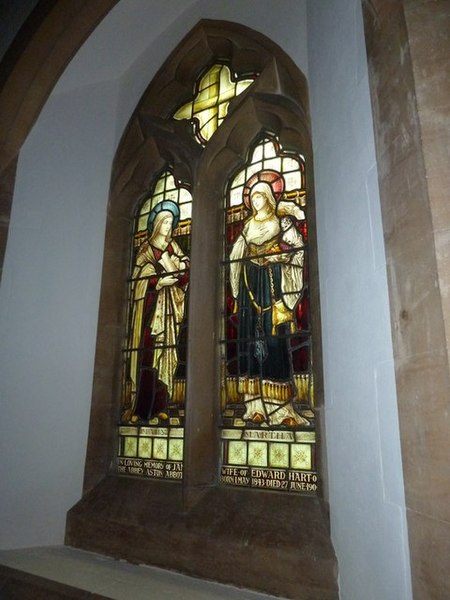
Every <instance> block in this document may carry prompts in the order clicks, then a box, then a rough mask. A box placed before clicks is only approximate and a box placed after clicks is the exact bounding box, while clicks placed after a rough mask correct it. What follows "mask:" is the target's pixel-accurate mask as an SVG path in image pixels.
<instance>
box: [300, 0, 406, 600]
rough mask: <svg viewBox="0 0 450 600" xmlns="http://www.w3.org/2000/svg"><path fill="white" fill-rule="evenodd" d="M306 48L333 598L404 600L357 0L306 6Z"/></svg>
mask: <svg viewBox="0 0 450 600" xmlns="http://www.w3.org/2000/svg"><path fill="white" fill-rule="evenodd" d="M336 23H339V27H336ZM308 49H309V74H310V76H309V85H310V101H311V111H312V124H313V147H314V167H315V189H316V206H317V224H318V240H319V277H320V292H321V303H322V307H321V308H322V329H323V353H324V357H323V358H324V387H325V403H326V431H327V440H326V442H327V454H328V472H329V494H330V508H331V528H332V539H333V543H334V547H335V550H336V554H337V556H338V560H339V573H340V593H341V597H342V598H343V599H350V598H355V599H356V598H358V599H359V598H364V600H372V599H373V600H376V599H377V600H378V599H379V598H383V599H386V600H387V599H392V600H399V599H402V600H403V599H404V600H406V599H407V598H410V597H411V584H410V575H409V556H408V538H407V529H406V518H405V500H404V491H403V475H402V464H401V453H400V441H399V429H398V409H397V401H396V391H395V379H394V362H393V351H392V342H391V331H390V322H389V304H388V289H387V279H386V259H385V252H384V241H383V229H382V223H381V212H380V201H379V193H378V183H377V181H378V180H377V168H376V162H375V148H374V139H373V125H372V115H371V108H370V96H369V87H368V74H367V63H366V58H365V56H366V55H365V46H364V35H363V24H362V15H361V5H360V2H358V1H357V0H349V1H347V2H333V1H331V0H325V1H324V2H320V3H319V2H310V3H309V4H308Z"/></svg>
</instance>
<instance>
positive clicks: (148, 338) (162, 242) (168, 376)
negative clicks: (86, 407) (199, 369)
mask: <svg viewBox="0 0 450 600" xmlns="http://www.w3.org/2000/svg"><path fill="white" fill-rule="evenodd" d="M179 218H180V211H179V207H178V205H177V204H176V203H175V202H173V201H172V200H164V201H162V202H159V203H158V204H157V205H156V206H154V207H153V209H152V210H151V212H150V214H149V217H148V221H147V239H146V240H145V241H144V242H143V243H142V245H141V246H140V248H139V250H138V252H137V257H136V262H135V267H134V270H133V286H132V300H133V305H132V306H133V308H132V316H131V332H130V336H129V348H130V350H133V351H132V352H131V353H130V356H131V358H130V365H129V384H130V386H129V387H130V393H129V400H128V403H127V404H126V405H125V407H124V408H125V410H124V411H123V414H122V420H123V421H131V422H134V421H137V420H141V419H149V418H152V417H153V416H154V415H157V416H158V417H160V418H161V419H167V413H166V409H167V404H168V402H169V401H170V399H171V397H172V393H173V385H174V377H175V373H176V371H177V367H178V362H179V361H178V351H177V341H178V337H179V334H180V328H181V326H182V323H183V319H184V313H185V304H186V302H185V300H186V292H187V286H188V269H189V258H188V257H187V256H186V255H185V253H184V252H183V250H182V249H181V248H180V246H179V245H178V244H177V243H176V242H175V240H173V239H172V234H173V230H174V229H175V228H176V227H177V225H178V222H179ZM137 349H139V351H135V350H137Z"/></svg>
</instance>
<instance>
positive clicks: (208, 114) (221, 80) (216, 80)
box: [174, 64, 256, 145]
mask: <svg viewBox="0 0 450 600" xmlns="http://www.w3.org/2000/svg"><path fill="white" fill-rule="evenodd" d="M255 77H256V76H255V75H254V76H252V77H250V78H249V77H247V78H243V77H238V76H237V75H234V76H232V74H231V71H230V69H229V68H228V67H227V66H226V65H220V64H216V65H213V66H212V67H211V68H210V69H208V71H207V72H206V73H205V74H204V75H203V76H202V77H200V79H199V81H198V82H197V83H196V85H195V88H194V98H193V100H191V101H190V102H188V103H187V104H184V105H183V106H182V107H181V108H179V109H178V110H177V111H176V113H175V114H174V118H175V119H187V120H189V121H191V123H192V127H193V132H194V135H195V138H196V140H197V141H198V142H199V143H200V144H202V145H205V144H206V143H207V142H208V140H209V139H210V138H211V136H212V135H213V133H214V132H215V131H216V130H217V128H218V127H220V125H221V124H222V122H223V120H224V119H225V117H226V116H227V114H228V108H229V105H230V101H231V100H232V99H233V98H235V97H236V96H239V94H242V92H243V91H244V90H246V89H247V88H248V86H249V85H251V84H252V83H253V81H254V80H255Z"/></svg>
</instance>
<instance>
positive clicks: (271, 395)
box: [230, 182, 307, 427]
mask: <svg viewBox="0 0 450 600" xmlns="http://www.w3.org/2000/svg"><path fill="white" fill-rule="evenodd" d="M280 206H281V203H280ZM250 207H251V210H252V215H251V217H250V218H249V219H248V220H247V221H246V223H245V225H244V228H243V230H242V233H241V234H240V236H239V237H238V238H237V240H236V241H235V243H234V245H233V248H232V251H231V253H230V261H231V262H230V285H231V292H232V295H233V297H234V298H235V300H236V304H237V312H238V348H239V361H238V362H239V367H238V369H239V373H238V392H239V395H240V397H241V399H242V400H243V401H244V404H245V409H246V410H245V414H244V416H243V418H244V419H245V420H250V421H252V422H253V423H256V424H261V423H263V422H267V423H268V424H269V425H285V426H289V427H294V426H296V425H301V424H307V421H306V420H305V419H303V417H301V416H300V415H299V414H298V413H297V412H296V410H295V408H294V406H293V400H294V398H295V389H294V386H293V380H292V368H291V360H290V353H289V342H288V338H287V337H286V336H287V335H288V334H289V333H290V332H293V331H294V329H295V325H294V316H293V308H294V307H295V305H296V304H297V302H298V301H299V299H300V297H301V293H302V288H303V250H302V246H303V242H302V238H301V236H299V237H297V238H296V239H295V240H294V242H293V244H290V246H289V247H288V246H286V250H289V251H285V252H284V251H282V248H281V247H280V243H281V242H282V235H283V234H282V230H281V228H280V221H279V218H278V216H277V204H276V200H275V198H274V195H273V192H272V188H271V186H270V184H269V183H266V182H259V183H257V184H256V185H254V186H253V188H252V190H251V192H250ZM296 210H297V211H298V210H300V209H299V208H298V207H297V206H296V205H295V204H294V203H289V202H283V213H284V214H289V213H295V211H296ZM291 241H292V240H291Z"/></svg>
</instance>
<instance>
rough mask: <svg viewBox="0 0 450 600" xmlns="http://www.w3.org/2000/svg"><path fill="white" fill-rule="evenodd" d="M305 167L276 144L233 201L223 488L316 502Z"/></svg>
mask: <svg viewBox="0 0 450 600" xmlns="http://www.w3.org/2000/svg"><path fill="white" fill-rule="evenodd" d="M305 210H306V191H305V167H304V158H303V157H302V156H300V155H294V154H292V153H288V152H285V151H283V149H282V148H281V146H280V144H279V142H278V141H277V140H276V139H275V138H274V137H271V136H267V137H266V138H264V139H262V140H261V141H260V142H259V143H258V144H257V145H256V146H255V147H254V148H253V152H252V153H251V156H250V157H249V160H248V162H247V164H246V165H245V166H244V168H242V169H240V171H239V172H238V173H236V174H235V176H234V177H232V179H231V182H230V186H229V189H228V192H227V194H226V199H225V223H226V225H225V227H226V231H225V244H224V262H223V282H224V294H223V298H224V311H223V323H222V343H221V347H222V398H221V402H222V471H221V477H222V482H223V483H224V484H226V485H238V486H246V487H254V488H264V489H273V490H286V491H298V492H303V493H315V492H316V491H317V473H316V464H315V429H314V399H313V373H312V359H311V331H310V323H309V295H308V269H307V265H308V260H307V257H308V236H307V223H306V213H305Z"/></svg>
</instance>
